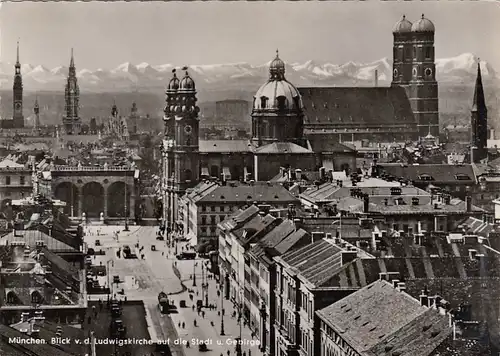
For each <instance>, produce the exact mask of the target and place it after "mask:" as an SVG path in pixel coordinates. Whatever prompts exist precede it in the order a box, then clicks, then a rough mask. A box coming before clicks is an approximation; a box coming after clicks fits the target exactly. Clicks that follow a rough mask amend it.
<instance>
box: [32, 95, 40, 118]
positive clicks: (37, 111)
mask: <svg viewBox="0 0 500 356" xmlns="http://www.w3.org/2000/svg"><path fill="white" fill-rule="evenodd" d="M33 112H34V113H35V114H38V113H39V112H40V106H39V105H38V95H37V96H36V98H35V106H34V107H33Z"/></svg>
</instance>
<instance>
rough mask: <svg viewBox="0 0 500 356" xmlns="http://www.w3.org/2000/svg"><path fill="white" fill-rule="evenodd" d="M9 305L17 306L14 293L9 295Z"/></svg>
mask: <svg viewBox="0 0 500 356" xmlns="http://www.w3.org/2000/svg"><path fill="white" fill-rule="evenodd" d="M7 304H16V295H15V294H14V292H9V293H7Z"/></svg>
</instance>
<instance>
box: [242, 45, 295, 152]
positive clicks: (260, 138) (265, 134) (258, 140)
mask: <svg viewBox="0 0 500 356" xmlns="http://www.w3.org/2000/svg"><path fill="white" fill-rule="evenodd" d="M302 109H303V106H302V99H301V97H300V94H299V91H298V90H297V88H295V87H294V86H293V85H292V84H291V83H290V82H289V81H287V80H286V78H285V63H284V62H283V61H282V60H281V59H280V57H279V53H278V51H276V57H275V58H274V60H273V61H272V62H271V64H270V66H269V80H268V81H267V82H266V83H264V84H263V85H262V86H261V87H260V88H259V90H257V93H256V94H255V96H254V100H253V109H252V142H253V143H254V144H255V145H257V146H261V145H265V144H268V143H272V142H293V143H297V144H299V145H303V141H304V139H303V132H304V128H303V118H304V114H303V110H302Z"/></svg>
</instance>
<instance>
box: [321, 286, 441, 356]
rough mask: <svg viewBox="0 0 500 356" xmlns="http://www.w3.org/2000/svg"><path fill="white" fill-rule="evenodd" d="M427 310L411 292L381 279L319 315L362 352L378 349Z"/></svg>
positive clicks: (332, 305)
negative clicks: (396, 287) (406, 291)
mask: <svg viewBox="0 0 500 356" xmlns="http://www.w3.org/2000/svg"><path fill="white" fill-rule="evenodd" d="M427 310H428V309H427V308H426V307H423V306H421V305H420V302H419V301H417V300H416V299H414V298H412V297H411V296H410V295H408V294H407V293H404V292H400V291H398V290H397V289H395V288H394V287H393V286H392V285H391V284H390V283H388V282H386V281H380V280H379V281H376V282H374V283H372V284H370V285H368V286H366V287H364V288H362V289H360V290H358V291H356V292H354V293H352V294H350V295H348V296H347V297H345V298H343V299H341V300H340V301H338V302H336V303H333V304H331V305H329V306H328V307H326V308H324V309H321V310H319V311H318V312H317V314H318V315H319V316H320V318H322V319H323V320H324V321H325V322H327V324H329V325H330V326H331V327H332V328H333V329H334V330H335V331H336V332H337V333H339V334H340V335H341V337H342V338H343V339H344V340H345V341H346V342H347V343H348V344H349V345H350V346H351V347H353V348H354V350H356V351H357V352H358V353H361V352H364V351H368V350H370V349H372V348H374V347H376V346H377V345H378V344H379V343H381V341H382V340H384V339H385V338H388V337H390V336H391V335H392V334H394V333H396V332H397V331H398V330H399V329H401V328H403V327H404V326H405V325H407V324H408V323H410V322H412V321H413V320H415V319H416V318H417V317H418V316H420V315H422V314H423V313H424V312H426V311H427ZM434 313H435V314H438V312H437V311H434Z"/></svg>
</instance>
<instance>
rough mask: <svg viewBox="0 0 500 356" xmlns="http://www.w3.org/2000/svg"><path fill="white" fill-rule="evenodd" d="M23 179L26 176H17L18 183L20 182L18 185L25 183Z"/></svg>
mask: <svg viewBox="0 0 500 356" xmlns="http://www.w3.org/2000/svg"><path fill="white" fill-rule="evenodd" d="M25 180H26V177H25V176H20V177H19V184H20V185H24V184H26V182H25Z"/></svg>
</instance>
